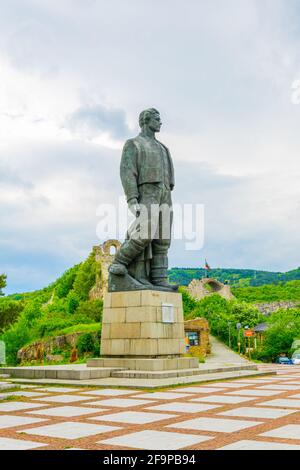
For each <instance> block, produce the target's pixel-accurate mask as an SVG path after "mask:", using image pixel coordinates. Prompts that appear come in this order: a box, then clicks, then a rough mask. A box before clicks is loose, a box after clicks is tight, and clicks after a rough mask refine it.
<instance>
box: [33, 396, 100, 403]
mask: <svg viewBox="0 0 300 470" xmlns="http://www.w3.org/2000/svg"><path fill="white" fill-rule="evenodd" d="M89 398H90V399H92V397H89ZM89 398H88V397H81V396H78V395H54V396H52V397H44V396H43V397H39V398H34V400H39V401H46V402H49V403H72V402H76V401H84V400H88V399H89Z"/></svg>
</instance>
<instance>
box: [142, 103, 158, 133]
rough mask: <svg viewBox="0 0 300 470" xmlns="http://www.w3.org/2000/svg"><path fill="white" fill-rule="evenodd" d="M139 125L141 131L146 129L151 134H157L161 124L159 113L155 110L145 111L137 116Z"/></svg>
mask: <svg viewBox="0 0 300 470" xmlns="http://www.w3.org/2000/svg"><path fill="white" fill-rule="evenodd" d="M139 124H140V128H141V129H144V128H145V127H148V128H149V129H151V130H152V131H153V132H159V131H160V128H161V124H162V122H161V120H160V114H159V111H157V109H155V108H149V109H145V110H144V111H142V112H141V114H140V116H139Z"/></svg>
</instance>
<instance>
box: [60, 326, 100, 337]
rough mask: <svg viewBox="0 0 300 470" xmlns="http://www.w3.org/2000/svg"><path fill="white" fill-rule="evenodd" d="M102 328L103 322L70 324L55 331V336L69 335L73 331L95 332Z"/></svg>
mask: <svg viewBox="0 0 300 470" xmlns="http://www.w3.org/2000/svg"><path fill="white" fill-rule="evenodd" d="M100 330H101V323H83V324H79V325H73V326H68V327H67V328H63V329H62V330H59V331H55V332H54V336H61V335H69V334H72V333H95V332H97V331H100Z"/></svg>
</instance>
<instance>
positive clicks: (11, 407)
mask: <svg viewBox="0 0 300 470" xmlns="http://www.w3.org/2000/svg"><path fill="white" fill-rule="evenodd" d="M43 406H45V405H44V404H42V403H26V402H23V401H7V402H5V403H0V413H7V412H9V411H22V410H29V409H31V408H32V409H34V408H42V407H43Z"/></svg>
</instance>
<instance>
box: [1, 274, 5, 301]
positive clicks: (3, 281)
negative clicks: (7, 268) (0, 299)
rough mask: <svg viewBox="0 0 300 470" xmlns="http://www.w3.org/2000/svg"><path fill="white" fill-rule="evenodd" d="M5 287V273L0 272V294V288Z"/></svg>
mask: <svg viewBox="0 0 300 470" xmlns="http://www.w3.org/2000/svg"><path fill="white" fill-rule="evenodd" d="M4 287H6V274H0V296H1V295H4V294H3V292H2V289H4Z"/></svg>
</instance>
